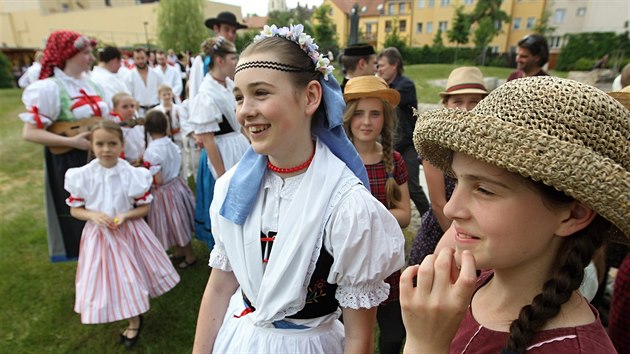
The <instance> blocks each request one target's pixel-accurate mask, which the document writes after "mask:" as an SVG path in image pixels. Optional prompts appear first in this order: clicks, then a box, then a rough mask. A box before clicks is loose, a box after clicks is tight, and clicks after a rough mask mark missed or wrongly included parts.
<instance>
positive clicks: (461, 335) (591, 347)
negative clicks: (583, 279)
mask: <svg viewBox="0 0 630 354" xmlns="http://www.w3.org/2000/svg"><path fill="white" fill-rule="evenodd" d="M493 274H494V273H493V272H491V271H490V272H484V273H482V275H481V276H480V277H479V279H478V280H477V289H479V288H481V287H482V286H483V285H485V284H486V283H487V282H488V281H489V280H490V279H491V278H492V275H493ZM584 301H587V300H586V299H584ZM589 306H590V307H591V310H592V311H593V314H594V315H595V317H596V318H595V321H593V322H592V323H590V324H587V325H583V326H577V327H566V328H554V329H549V330H544V331H540V332H537V333H536V334H535V335H534V338H533V340H532V341H531V343H530V344H529V346H528V347H527V353H528V354H530V353H531V354H536V353H552V354H565V353H566V354H576V353H577V354H581V353H583V354H605V353H606V354H607V353H617V351H616V350H615V348H614V347H613V344H612V342H611V341H610V338H609V337H608V335H607V334H606V331H605V330H604V326H602V323H601V322H600V319H599V313H598V312H597V310H595V308H594V307H593V306H592V305H590V304H589ZM508 334H509V333H507V332H497V331H493V330H490V329H488V328H485V327H483V326H481V325H480V324H479V323H478V322H477V321H476V320H475V318H474V317H473V315H472V311H471V309H470V306H469V307H468V312H467V313H466V316H465V317H464V320H463V321H462V323H461V324H460V326H459V329H458V331H457V334H455V338H453V341H452V342H451V348H450V353H462V354H463V353H471V354H472V353H474V354H482V353H492V354H497V353H501V349H503V348H504V347H505V345H506V343H507V339H508Z"/></svg>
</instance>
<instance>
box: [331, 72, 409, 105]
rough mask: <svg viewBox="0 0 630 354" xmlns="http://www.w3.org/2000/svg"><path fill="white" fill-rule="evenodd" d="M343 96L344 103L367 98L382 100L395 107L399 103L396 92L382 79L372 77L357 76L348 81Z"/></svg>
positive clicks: (398, 96)
mask: <svg viewBox="0 0 630 354" xmlns="http://www.w3.org/2000/svg"><path fill="white" fill-rule="evenodd" d="M343 95H344V99H345V100H346V102H347V101H350V100H353V99H357V98H367V97H376V98H382V99H384V100H386V101H388V102H389V103H391V105H392V106H396V105H398V103H399V102H400V93H399V92H398V91H396V90H394V89H392V88H390V87H389V85H388V84H387V82H385V80H383V79H382V78H380V77H377V76H372V75H366V76H357V77H354V78H352V79H350V80H348V82H347V83H346V87H345V89H344V94H343Z"/></svg>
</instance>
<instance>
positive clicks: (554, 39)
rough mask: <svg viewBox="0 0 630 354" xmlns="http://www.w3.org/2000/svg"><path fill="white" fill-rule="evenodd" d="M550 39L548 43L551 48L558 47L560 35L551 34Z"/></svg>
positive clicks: (560, 39) (560, 42) (560, 43)
mask: <svg viewBox="0 0 630 354" xmlns="http://www.w3.org/2000/svg"><path fill="white" fill-rule="evenodd" d="M550 39H551V40H550V41H549V45H550V47H551V48H560V46H561V45H562V37H560V36H551V38H550Z"/></svg>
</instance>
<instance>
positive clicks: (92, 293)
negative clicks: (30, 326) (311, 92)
mask: <svg viewBox="0 0 630 354" xmlns="http://www.w3.org/2000/svg"><path fill="white" fill-rule="evenodd" d="M178 282H179V275H178V274H177V272H176V271H175V268H173V265H172V264H171V261H170V260H169V258H168V256H167V255H166V252H164V250H163V249H162V245H160V243H159V242H158V240H157V239H156V238H155V236H154V235H153V232H152V231H151V229H150V228H149V226H148V225H147V223H146V222H145V221H144V220H143V219H141V218H140V219H133V220H129V221H126V222H125V223H124V224H122V225H120V227H119V228H118V229H116V230H110V229H108V228H107V227H105V226H99V225H96V224H95V223H94V222H92V221H88V222H87V223H86V224H85V228H84V229H83V235H82V236H81V247H80V251H79V263H78V264H77V274H76V279H75V285H76V300H75V305H74V310H75V311H76V312H77V313H80V314H81V322H82V323H107V322H114V321H119V320H123V319H127V318H131V317H134V316H137V315H139V314H142V313H144V312H146V311H148V310H149V297H157V296H160V295H162V294H164V293H165V292H167V291H169V290H170V289H172V288H173V287H174V286H175V285H176V284H177V283H178Z"/></svg>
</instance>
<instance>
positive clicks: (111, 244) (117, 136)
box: [64, 121, 179, 347]
mask: <svg viewBox="0 0 630 354" xmlns="http://www.w3.org/2000/svg"><path fill="white" fill-rule="evenodd" d="M92 149H93V151H94V155H96V159H94V160H92V161H91V162H90V163H88V164H87V165H85V166H83V167H78V168H72V169H69V170H68V171H67V172H66V176H65V186H64V187H65V189H66V190H67V191H68V192H70V197H69V198H68V199H67V200H66V203H67V204H68V205H69V206H70V213H71V215H72V216H73V217H75V218H77V219H80V220H84V221H87V223H86V225H85V228H84V229H83V234H82V236H81V245H80V252H79V263H78V265H77V275H76V302H75V306H74V310H75V311H76V312H77V313H80V314H81V322H82V323H85V324H91V323H107V322H114V321H120V320H123V319H127V320H128V321H129V326H128V327H127V329H126V330H125V331H124V332H123V333H122V334H121V337H120V342H121V343H122V344H124V345H125V346H127V347H130V346H133V345H134V344H135V343H136V341H137V340H138V336H139V334H140V330H141V329H142V316H141V315H142V314H143V313H145V312H147V311H148V310H149V297H152V298H155V297H157V296H160V295H162V294H164V293H165V292H167V291H169V290H170V289H172V288H173V287H174V286H175V285H176V284H177V283H178V282H179V275H178V274H177V272H176V271H175V269H174V268H173V266H172V264H171V262H170V260H169V259H168V256H167V255H166V253H165V252H164V250H163V248H162V246H161V245H160V243H159V241H158V240H157V239H156V238H155V235H154V234H153V232H152V231H151V229H150V228H149V225H147V223H146V222H145V221H144V219H143V218H142V217H143V216H145V215H147V213H148V212H149V203H150V202H151V200H152V199H153V197H152V196H151V194H150V192H149V189H150V188H151V174H150V173H149V172H148V171H147V170H146V169H144V168H135V167H133V166H131V165H130V164H129V163H128V162H126V161H125V160H122V159H120V158H119V156H120V153H121V152H122V150H123V134H122V130H121V129H120V127H119V126H118V125H117V124H116V123H113V122H111V121H102V122H99V123H98V125H97V126H96V127H95V128H94V129H93V131H92Z"/></svg>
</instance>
